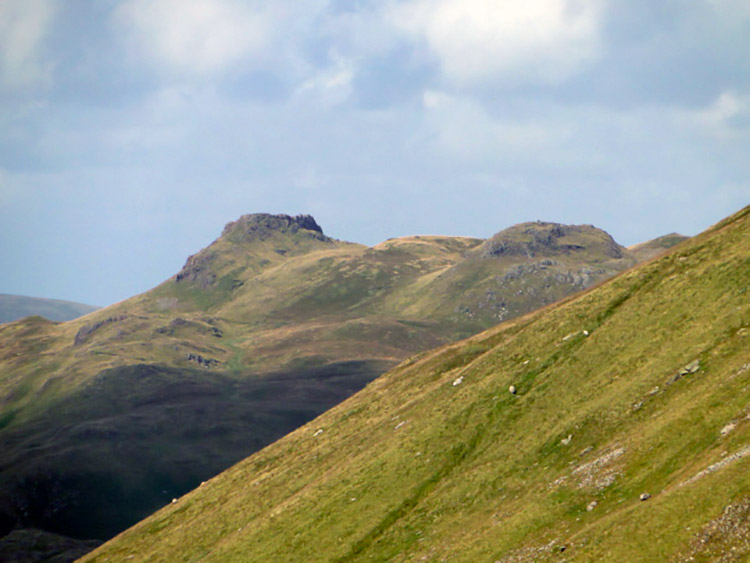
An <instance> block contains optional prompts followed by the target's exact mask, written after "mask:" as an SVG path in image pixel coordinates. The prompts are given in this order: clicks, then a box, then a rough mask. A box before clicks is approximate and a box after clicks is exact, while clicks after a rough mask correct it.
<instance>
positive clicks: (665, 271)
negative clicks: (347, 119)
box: [83, 207, 750, 563]
mask: <svg viewBox="0 0 750 563" xmlns="http://www.w3.org/2000/svg"><path fill="white" fill-rule="evenodd" d="M566 236H567V235H566ZM570 236H573V235H570ZM563 239H564V237H563ZM601 240H602V241H604V239H601ZM563 243H565V244H563ZM535 244H536V243H535V242H534V243H533V244H530V243H529V241H528V240H523V241H521V242H519V243H516V242H515V241H514V239H511V240H510V241H507V240H506V241H501V242H500V243H499V244H498V245H494V244H487V245H483V246H485V248H484V249H483V250H482V251H480V255H484V254H486V252H485V251H489V253H490V254H492V253H493V252H495V250H498V251H500V252H501V253H505V254H507V253H508V252H510V253H514V254H524V253H526V252H531V251H533V252H535V253H536V250H535V249H534V248H532V247H533V246H534V245H535ZM570 244H572V245H577V244H578V243H576V242H574V241H573V240H570ZM555 246H556V247H557V250H558V251H560V252H562V253H563V255H564V254H565V252H566V250H565V247H566V246H569V245H568V241H565V240H558V243H556V245H555ZM475 250H478V247H477V248H475ZM607 252H609V251H607ZM534 259H538V255H536V254H535V256H534ZM549 259H551V260H557V258H549ZM749 290H750V207H748V208H746V209H744V210H742V211H741V212H739V213H737V214H736V215H734V216H732V217H730V218H728V219H727V220H725V221H722V222H721V223H719V224H718V225H716V226H714V227H713V228H711V229H709V230H708V231H707V232H705V233H703V234H702V235H699V236H697V237H695V238H693V239H691V240H690V241H687V242H684V243H683V244H681V245H679V246H678V247H676V248H675V250H674V251H673V252H670V253H668V254H666V255H664V256H662V257H660V258H658V259H656V260H653V261H650V262H647V263H646V264H643V265H642V266H640V267H637V268H634V269H632V270H630V271H628V272H626V273H624V274H622V275H620V276H617V277H616V278H614V279H612V280H610V281H608V282H605V283H603V284H601V285H600V286H598V287H596V288H594V289H591V290H589V291H586V292H583V293H580V294H578V295H576V296H575V297H570V298H568V299H566V300H564V301H562V302H559V303H557V304H555V305H552V306H550V307H547V308H544V309H542V310H540V311H537V312H534V313H531V314H528V315H525V316H522V317H518V318H516V319H514V320H511V321H509V322H505V323H502V324H501V325H499V326H497V327H494V328H491V329H489V330H487V331H486V332H482V333H481V334H478V335H476V336H474V337H472V338H469V339H468V340H465V341H462V342H459V343H455V344H449V345H446V346H443V347H441V348H440V349H438V350H436V351H433V352H428V353H423V354H420V355H418V356H415V357H413V358H411V359H409V360H407V361H406V362H404V363H402V364H401V365H399V366H398V367H397V368H395V369H393V370H392V371H390V372H388V373H387V374H385V375H383V376H382V377H380V378H378V379H377V380H376V381H374V382H372V383H371V384H369V385H368V386H367V387H366V388H365V389H364V390H362V391H361V392H359V393H357V394H356V395H354V396H353V397H351V398H349V399H348V400H346V401H344V402H342V403H341V404H339V405H338V406H336V407H334V408H332V409H331V410H330V411H328V412H326V413H325V414H324V415H322V416H320V417H318V418H316V419H315V420H313V421H312V422H310V423H308V424H306V425H304V426H303V427H301V428H299V429H298V430H296V431H294V432H292V433H291V434H289V435H288V436H286V437H284V438H282V439H281V440H279V441H277V442H275V443H273V444H272V445H270V446H268V447H267V448H265V449H263V450H262V451H260V452H258V453H256V454H255V455H253V456H252V457H249V458H248V459H246V460H244V461H242V462H240V463H238V464H237V465H235V466H234V467H232V468H231V469H229V470H227V471H226V472H224V473H222V474H220V475H219V476H217V477H215V478H214V479H211V480H210V481H208V482H206V483H205V484H201V486H199V487H197V488H196V489H195V490H194V491H192V492H190V493H189V494H187V495H185V496H183V497H179V498H175V499H174V500H173V501H172V502H171V503H168V504H167V505H166V506H165V507H164V508H162V509H161V510H160V511H159V512H157V513H156V514H154V515H153V516H151V517H149V518H148V519H146V520H144V521H143V522H141V523H139V524H138V525H136V526H134V527H133V528H131V529H130V530H128V531H126V532H125V533H123V534H120V535H119V536H118V537H116V538H115V539H113V540H111V541H110V542H108V543H106V544H105V545H104V546H102V547H101V548H99V549H97V550H96V551H94V552H92V553H91V554H90V555H88V556H86V557H84V558H83V561H123V560H126V559H128V558H131V557H134V556H135V557H136V558H137V559H139V560H148V561H155V562H157V561H193V560H200V561H313V560H314V561H496V562H503V563H511V562H553V561H643V562H651V561H675V562H677V561H747V560H749V559H750V542H749V541H748V538H750V402H749V401H748V386H750V346H748V342H749V341H750V340H749V339H750V301H748V291H749Z"/></svg>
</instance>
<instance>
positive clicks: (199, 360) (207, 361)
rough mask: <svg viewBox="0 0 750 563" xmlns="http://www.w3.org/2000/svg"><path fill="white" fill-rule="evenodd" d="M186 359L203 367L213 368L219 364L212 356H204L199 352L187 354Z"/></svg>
mask: <svg viewBox="0 0 750 563" xmlns="http://www.w3.org/2000/svg"><path fill="white" fill-rule="evenodd" d="M187 360H188V361H189V362H195V363H196V364H198V365H199V366H203V367H204V368H215V367H219V365H220V364H221V362H220V361H219V360H215V359H214V358H204V357H203V356H201V355H200V354H193V353H192V352H191V353H189V354H188V355H187Z"/></svg>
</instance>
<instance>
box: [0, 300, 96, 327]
mask: <svg viewBox="0 0 750 563" xmlns="http://www.w3.org/2000/svg"><path fill="white" fill-rule="evenodd" d="M98 309H100V307H94V306H92V305H84V304H82V303H74V302H72V301H62V300H60V299H44V298H41V297H25V296H23V295H7V294H5V293H0V323H9V322H11V321H17V320H18V319H22V318H23V317H32V316H34V315H38V316H40V317H44V318H45V319H48V320H50V321H70V320H73V319H77V318H78V317H82V316H83V315H87V314H88V313H93V312H94V311H96V310H98Z"/></svg>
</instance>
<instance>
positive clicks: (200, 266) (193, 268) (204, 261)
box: [176, 252, 216, 289]
mask: <svg viewBox="0 0 750 563" xmlns="http://www.w3.org/2000/svg"><path fill="white" fill-rule="evenodd" d="M214 258H216V255H215V254H214V253H213V252H199V253H198V254H193V255H191V256H188V259H187V261H186V262H185V265H184V266H183V267H182V270H180V272H179V273H178V274H177V278H176V281H178V282H181V281H183V280H187V281H189V282H192V283H195V284H196V285H198V286H199V287H200V288H201V289H207V288H209V287H211V286H212V285H214V284H215V283H216V274H214V273H213V272H211V271H210V270H209V266H210V264H211V262H212V261H213V260H214Z"/></svg>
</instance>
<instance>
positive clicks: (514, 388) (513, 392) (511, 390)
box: [508, 385, 516, 395]
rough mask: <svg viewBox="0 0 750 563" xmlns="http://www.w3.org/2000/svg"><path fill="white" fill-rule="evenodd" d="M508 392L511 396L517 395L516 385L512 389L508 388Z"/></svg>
mask: <svg viewBox="0 0 750 563" xmlns="http://www.w3.org/2000/svg"><path fill="white" fill-rule="evenodd" d="M508 392H509V393H510V394H511V395H515V394H516V386H515V385H511V386H510V387H508Z"/></svg>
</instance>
